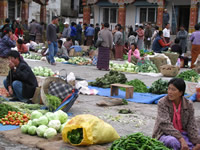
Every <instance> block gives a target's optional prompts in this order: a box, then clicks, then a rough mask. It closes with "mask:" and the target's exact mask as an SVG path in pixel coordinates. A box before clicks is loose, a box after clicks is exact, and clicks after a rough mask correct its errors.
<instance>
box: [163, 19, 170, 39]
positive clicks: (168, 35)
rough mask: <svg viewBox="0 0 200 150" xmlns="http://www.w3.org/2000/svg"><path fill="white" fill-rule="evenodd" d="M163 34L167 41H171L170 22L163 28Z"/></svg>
mask: <svg viewBox="0 0 200 150" xmlns="http://www.w3.org/2000/svg"><path fill="white" fill-rule="evenodd" d="M163 36H164V38H165V41H166V43H169V41H170V24H169V23H167V24H166V26H165V29H164V30H163Z"/></svg>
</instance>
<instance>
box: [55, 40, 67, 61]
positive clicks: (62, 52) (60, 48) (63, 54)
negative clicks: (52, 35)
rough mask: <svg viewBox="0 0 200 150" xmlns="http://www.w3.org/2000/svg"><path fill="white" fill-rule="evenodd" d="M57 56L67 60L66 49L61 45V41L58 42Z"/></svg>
mask: <svg viewBox="0 0 200 150" xmlns="http://www.w3.org/2000/svg"><path fill="white" fill-rule="evenodd" d="M57 56H58V57H59V58H64V59H65V60H68V59H69V56H68V52H67V49H66V48H65V46H64V45H63V41H62V40H58V52H57Z"/></svg>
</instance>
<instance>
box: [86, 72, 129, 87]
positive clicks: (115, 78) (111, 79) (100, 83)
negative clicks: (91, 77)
mask: <svg viewBox="0 0 200 150" xmlns="http://www.w3.org/2000/svg"><path fill="white" fill-rule="evenodd" d="M126 81H127V78H126V76H125V74H123V73H120V72H118V71H113V70H111V71H110V72H109V73H107V74H105V75H104V76H103V77H102V78H96V81H95V82H90V83H89V84H90V85H92V86H96V87H102V88H109V87H110V84H113V83H122V84H123V83H126Z"/></svg>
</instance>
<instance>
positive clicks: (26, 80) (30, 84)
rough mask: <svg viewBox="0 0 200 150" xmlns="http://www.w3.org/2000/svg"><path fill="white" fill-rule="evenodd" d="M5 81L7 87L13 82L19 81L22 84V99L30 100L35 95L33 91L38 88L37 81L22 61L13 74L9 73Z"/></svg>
mask: <svg viewBox="0 0 200 150" xmlns="http://www.w3.org/2000/svg"><path fill="white" fill-rule="evenodd" d="M6 80H7V85H8V86H11V85H12V82H14V81H15V80H18V81H21V82H22V84H23V90H22V95H23V97H24V98H32V97H33V95H34V93H35V89H36V87H37V86H38V83H37V79H36V77H35V75H34V74H33V72H32V70H31V68H30V67H29V66H28V64H27V63H26V62H25V61H23V60H20V63H19V65H18V66H17V69H16V71H15V72H14V70H10V71H9V74H8V76H7V79H6Z"/></svg>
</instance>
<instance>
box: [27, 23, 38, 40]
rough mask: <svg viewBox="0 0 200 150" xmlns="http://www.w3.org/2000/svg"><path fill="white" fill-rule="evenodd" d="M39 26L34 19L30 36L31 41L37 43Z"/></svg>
mask: <svg viewBox="0 0 200 150" xmlns="http://www.w3.org/2000/svg"><path fill="white" fill-rule="evenodd" d="M37 25H38V24H37V23H36V21H35V19H33V20H32V22H31V24H30V27H29V36H30V40H31V41H35V37H36V27H37Z"/></svg>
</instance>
